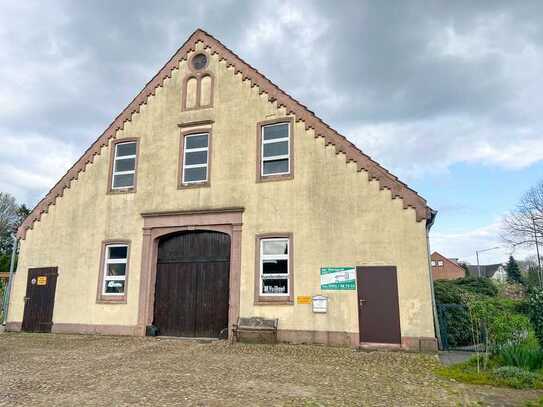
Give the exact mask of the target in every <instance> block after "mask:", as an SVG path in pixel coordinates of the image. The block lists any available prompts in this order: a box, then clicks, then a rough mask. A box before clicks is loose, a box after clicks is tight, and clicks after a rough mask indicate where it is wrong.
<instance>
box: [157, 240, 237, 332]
mask: <svg viewBox="0 0 543 407" xmlns="http://www.w3.org/2000/svg"><path fill="white" fill-rule="evenodd" d="M229 271H230V236H228V235H227V234H224V233H219V232H211V231H194V232H187V233H181V234H176V235H172V236H166V237H164V238H162V239H161V240H160V242H159V246H158V259H157V275H156V287H155V308H154V325H155V326H156V327H157V328H158V333H159V335H167V336H185V337H198V338H218V337H219V336H220V335H221V334H223V335H226V329H227V328H228V305H229V302H228V294H229Z"/></svg>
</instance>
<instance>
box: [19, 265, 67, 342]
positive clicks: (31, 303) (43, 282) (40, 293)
mask: <svg viewBox="0 0 543 407" xmlns="http://www.w3.org/2000/svg"><path fill="white" fill-rule="evenodd" d="M57 277H58V269H57V267H44V268H32V269H28V280H27V283H26V296H25V309H24V314H23V326H22V330H23V331H26V332H51V327H52V326H53V308H54V306H55V291H56V287H57Z"/></svg>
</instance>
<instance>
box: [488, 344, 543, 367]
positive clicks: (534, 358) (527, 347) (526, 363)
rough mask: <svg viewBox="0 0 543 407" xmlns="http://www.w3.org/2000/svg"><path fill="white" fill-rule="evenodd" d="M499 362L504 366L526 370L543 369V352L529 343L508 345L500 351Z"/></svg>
mask: <svg viewBox="0 0 543 407" xmlns="http://www.w3.org/2000/svg"><path fill="white" fill-rule="evenodd" d="M497 360H498V361H499V364H500V365H503V366H515V367H519V368H521V369H526V370H538V369H541V368H543V350H541V349H540V348H539V346H537V344H536V346H534V345H533V344H529V343H522V344H520V345H516V346H515V345H508V346H504V347H502V349H500V351H499V353H498V356H497Z"/></svg>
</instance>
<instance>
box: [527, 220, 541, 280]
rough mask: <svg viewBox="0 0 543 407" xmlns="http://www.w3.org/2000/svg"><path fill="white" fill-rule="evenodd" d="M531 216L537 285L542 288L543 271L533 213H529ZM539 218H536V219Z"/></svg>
mask: <svg viewBox="0 0 543 407" xmlns="http://www.w3.org/2000/svg"><path fill="white" fill-rule="evenodd" d="M530 216H531V218H532V225H533V227H534V240H535V252H536V255H537V268H538V273H537V274H538V277H539V285H540V286H541V288H543V273H542V272H541V257H540V256H539V242H538V240H537V228H536V226H535V219H536V217H535V216H534V215H530ZM539 219H541V218H538V220H539Z"/></svg>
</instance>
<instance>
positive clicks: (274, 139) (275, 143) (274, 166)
mask: <svg viewBox="0 0 543 407" xmlns="http://www.w3.org/2000/svg"><path fill="white" fill-rule="evenodd" d="M261 136H262V137H261V140H262V141H261V149H260V153H261V160H260V174H261V176H263V177H265V176H270V175H285V174H290V124H289V123H275V124H269V125H266V126H262V135H261Z"/></svg>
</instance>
